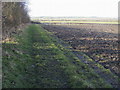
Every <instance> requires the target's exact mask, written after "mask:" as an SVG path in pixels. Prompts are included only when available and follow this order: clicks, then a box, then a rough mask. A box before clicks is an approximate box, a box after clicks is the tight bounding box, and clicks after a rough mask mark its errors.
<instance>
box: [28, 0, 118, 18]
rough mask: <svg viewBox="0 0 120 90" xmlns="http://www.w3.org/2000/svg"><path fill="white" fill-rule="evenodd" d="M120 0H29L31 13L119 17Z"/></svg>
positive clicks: (33, 14) (34, 15)
mask: <svg viewBox="0 0 120 90" xmlns="http://www.w3.org/2000/svg"><path fill="white" fill-rule="evenodd" d="M118 1H120V0H29V8H30V12H29V15H30V16H31V17H40V16H84V17H91V16H97V17H116V18H117V17H118Z"/></svg>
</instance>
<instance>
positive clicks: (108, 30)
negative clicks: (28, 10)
mask: <svg viewBox="0 0 120 90" xmlns="http://www.w3.org/2000/svg"><path fill="white" fill-rule="evenodd" d="M43 28H45V29H46V30H48V31H50V32H52V33H54V35H56V36H57V37H58V38H60V39H62V40H63V41H65V42H67V43H69V44H70V45H71V46H72V47H73V48H74V49H75V50H80V51H81V52H83V53H85V54H87V55H88V56H89V57H91V58H92V59H93V60H95V61H96V62H98V63H100V64H102V65H103V66H104V67H105V68H107V69H110V70H111V71H112V72H114V73H115V74H117V75H118V76H120V72H119V68H120V62H119V58H118V53H119V50H118V43H119V41H118V25H114V24H79V25H78V24H77V25H64V24H61V25H43Z"/></svg>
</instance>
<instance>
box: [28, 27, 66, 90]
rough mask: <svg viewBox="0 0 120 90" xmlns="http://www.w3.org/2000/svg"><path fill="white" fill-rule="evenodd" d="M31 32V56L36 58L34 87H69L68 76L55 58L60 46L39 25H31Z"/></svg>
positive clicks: (33, 65)
mask: <svg viewBox="0 0 120 90" xmlns="http://www.w3.org/2000/svg"><path fill="white" fill-rule="evenodd" d="M29 34H30V36H31V43H32V50H31V56H32V58H33V60H34V63H33V64H32V67H33V68H34V72H33V74H34V76H35V82H34V87H36V88H40V87H41V88H67V87H68V84H67V76H66V75H65V74H64V72H63V70H62V69H61V68H60V67H61V66H60V62H58V61H57V60H56V59H55V55H57V54H59V52H57V51H59V50H58V48H57V47H55V45H54V44H53V43H52V41H51V40H50V39H49V38H48V37H47V36H46V34H45V32H43V31H39V28H38V27H35V26H31V27H30V29H29Z"/></svg>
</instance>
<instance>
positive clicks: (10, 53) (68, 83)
mask: <svg viewBox="0 0 120 90" xmlns="http://www.w3.org/2000/svg"><path fill="white" fill-rule="evenodd" d="M16 38H17V41H16V42H6V43H3V88H101V87H104V88H105V87H107V88H109V87H112V85H110V84H109V83H107V82H106V81H105V80H104V79H102V78H101V77H100V76H99V75H98V74H97V73H95V72H94V70H93V69H92V68H89V67H88V65H86V64H84V63H83V62H82V61H81V60H80V59H79V58H77V57H76V56H75V55H74V54H73V53H72V52H71V51H70V50H69V49H66V48H64V47H63V46H62V45H61V44H59V43H58V42H57V41H56V39H55V38H53V37H51V36H50V33H49V32H47V31H46V30H44V29H43V28H41V27H40V26H37V25H30V26H29V27H28V28H27V29H25V30H24V32H23V33H22V34H21V35H20V36H19V37H18V36H17V37H16Z"/></svg>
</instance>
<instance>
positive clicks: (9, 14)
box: [2, 2, 30, 37]
mask: <svg viewBox="0 0 120 90" xmlns="http://www.w3.org/2000/svg"><path fill="white" fill-rule="evenodd" d="M29 21H30V19H29V15H28V7H27V3H26V2H2V34H3V37H4V36H6V35H7V36H10V35H9V34H11V33H12V32H13V31H11V30H10V28H13V27H14V28H15V29H16V28H17V26H19V25H21V24H25V23H28V22H29Z"/></svg>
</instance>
